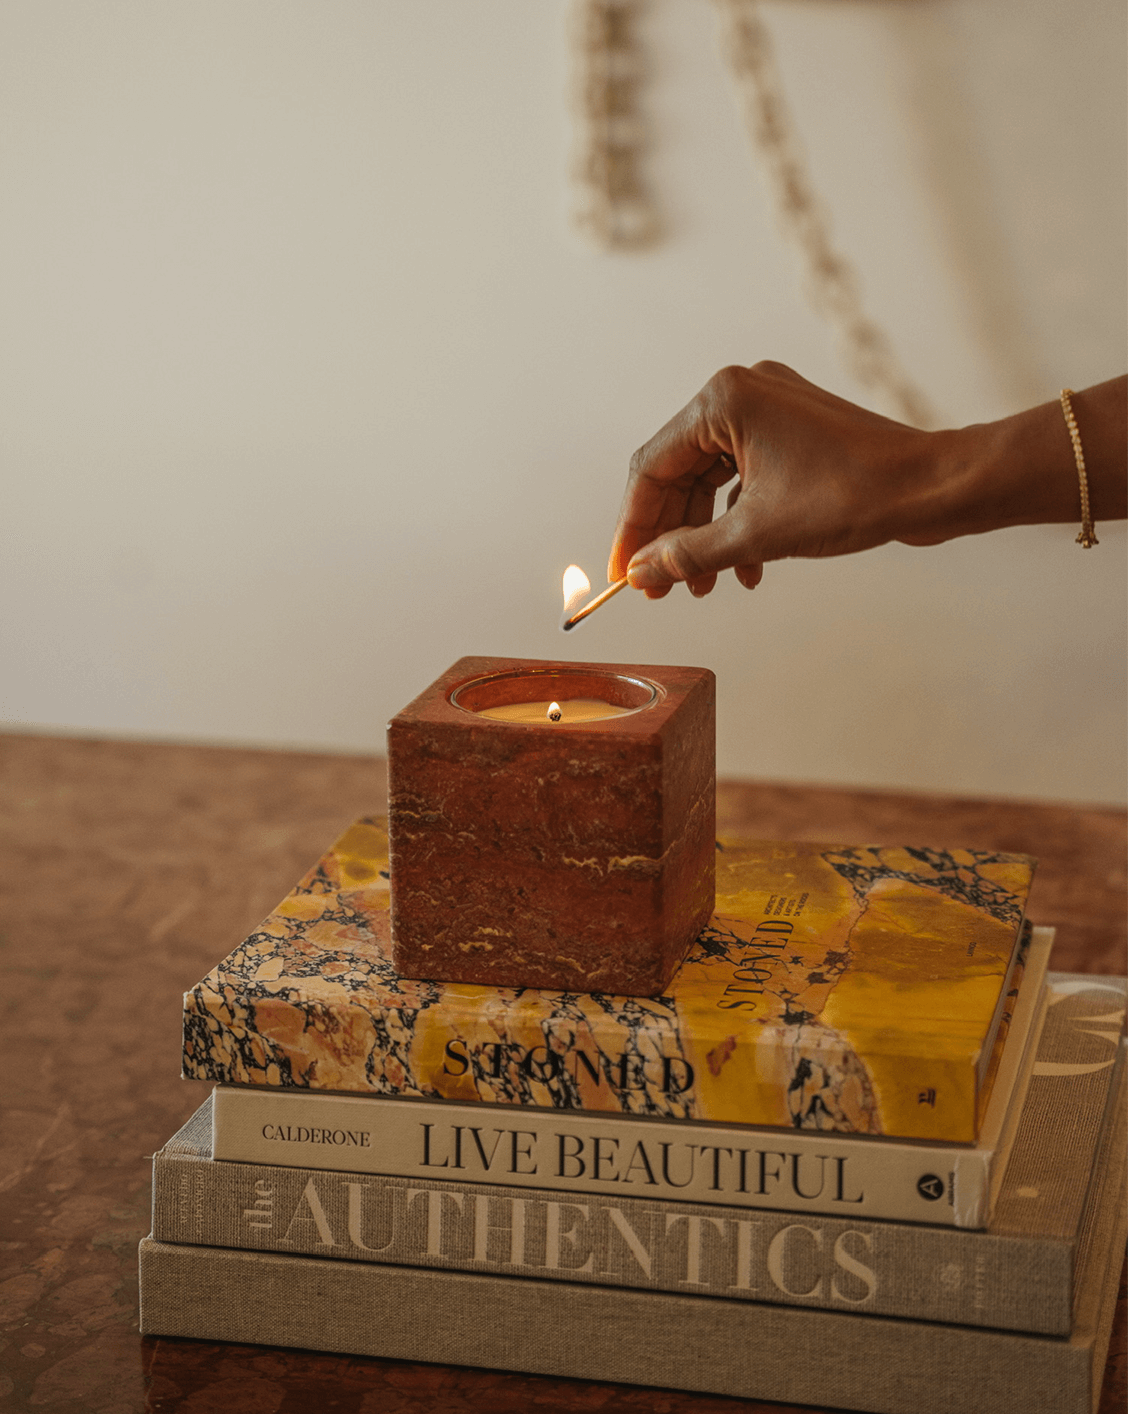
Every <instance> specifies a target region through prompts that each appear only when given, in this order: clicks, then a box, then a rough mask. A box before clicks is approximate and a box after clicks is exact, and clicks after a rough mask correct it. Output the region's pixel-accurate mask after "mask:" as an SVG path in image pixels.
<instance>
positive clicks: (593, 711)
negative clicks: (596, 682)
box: [478, 697, 632, 727]
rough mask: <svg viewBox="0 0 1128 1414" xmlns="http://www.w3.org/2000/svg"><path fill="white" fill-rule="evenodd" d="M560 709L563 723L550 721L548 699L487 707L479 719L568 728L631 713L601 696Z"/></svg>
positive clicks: (570, 700) (577, 700) (574, 701)
mask: <svg viewBox="0 0 1128 1414" xmlns="http://www.w3.org/2000/svg"><path fill="white" fill-rule="evenodd" d="M555 705H556V706H557V707H559V708H560V720H559V722H553V721H551V720H550V719H549V715H548V712H549V708H550V707H552V706H553V703H552V702H551V700H549V699H548V698H546V699H545V700H544V701H543V702H509V703H506V704H505V705H504V706H501V707H485V708H483V709H482V711H480V712H479V713H478V716H479V717H490V718H492V719H493V720H494V721H495V722H524V723H525V724H526V725H537V724H541V723H543V724H544V725H545V726H546V727H552V726H565V725H566V724H567V723H569V722H598V721H599V720H600V719H601V718H603V717H621V716H623V714H624V713H625V712H630V711H631V710H632V709H631V708H630V707H615V706H613V705H612V704H611V703H610V702H602V701H600V699H599V698H598V697H571V698H568V699H567V700H565V701H562V702H557V703H556V704H555Z"/></svg>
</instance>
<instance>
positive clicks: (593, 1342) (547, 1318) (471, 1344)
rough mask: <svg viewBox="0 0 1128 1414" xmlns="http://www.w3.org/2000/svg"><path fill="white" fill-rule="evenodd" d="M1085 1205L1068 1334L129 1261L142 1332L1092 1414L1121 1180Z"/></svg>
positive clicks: (321, 1265) (871, 1405)
mask: <svg viewBox="0 0 1128 1414" xmlns="http://www.w3.org/2000/svg"><path fill="white" fill-rule="evenodd" d="M1097 1193H1098V1195H1099V1205H1098V1207H1097V1210H1096V1211H1095V1212H1094V1214H1093V1228H1094V1240H1093V1241H1092V1242H1091V1243H1090V1244H1089V1245H1088V1247H1087V1249H1086V1255H1085V1259H1084V1262H1083V1265H1082V1270H1081V1272H1080V1274H1079V1280H1078V1301H1077V1311H1076V1316H1075V1319H1074V1322H1073V1327H1072V1331H1071V1333H1070V1335H1069V1336H1068V1337H1060V1336H1043V1335H1029V1334H1019V1333H1016V1332H1009V1331H1000V1330H995V1329H989V1328H984V1327H973V1326H966V1325H948V1324H941V1323H938V1322H931V1321H922V1320H899V1319H896V1318H894V1317H889V1316H879V1315H862V1314H858V1313H855V1312H843V1311H818V1310H811V1309H807V1308H804V1307H802V1306H784V1305H777V1304H769V1303H767V1302H759V1301H730V1300H725V1299H722V1298H718V1297H712V1296H689V1295H684V1294H681V1293H675V1292H665V1291H636V1290H624V1289H622V1288H618V1287H610V1286H602V1285H582V1284H581V1283H579V1282H551V1281H544V1280H540V1279H538V1278H535V1277H524V1278H520V1277H511V1276H495V1275H482V1274H478V1273H474V1272H450V1271H437V1270H425V1269H421V1268H417V1267H406V1266H393V1265H388V1264H384V1263H379V1262H333V1261H326V1260H323V1259H320V1258H316V1257H294V1256H288V1255H283V1254H279V1253H273V1252H271V1253H265V1252H245V1251H232V1250H231V1249H228V1248H219V1247H189V1246H176V1245H173V1244H171V1243H162V1242H156V1241H154V1240H153V1239H152V1238H145V1239H144V1240H143V1241H142V1243H141V1248H140V1277H141V1331H142V1333H143V1334H146V1335H165V1336H182V1337H193V1338H196V1339H202V1340H227V1341H239V1342H249V1343H252V1344H264V1345H283V1346H298V1347H302V1348H305V1349H311V1350H326V1351H339V1352H344V1353H350V1354H358V1355H373V1356H381V1357H386V1358H392V1359H398V1360H424V1361H433V1362H435V1363H439V1364H452V1365H471V1366H480V1367H486V1368H494V1369H508V1370H524V1371H529V1372H531V1373H534V1374H544V1375H554V1376H559V1377H568V1378H573V1379H586V1380H611V1381H617V1382H621V1383H625V1384H634V1385H650V1386H659V1387H666V1388H673V1389H684V1390H695V1391H702V1392H708V1393H711V1394H719V1395H730V1396H736V1397H739V1398H754V1399H764V1400H779V1401H785V1402H794V1403H802V1404H807V1403H813V1404H818V1405H820V1406H823V1405H827V1404H830V1405H833V1406H834V1407H835V1408H844V1409H859V1410H869V1411H873V1414H982V1411H983V1410H988V1409H989V1410H991V1411H992V1414H1093V1411H1094V1410H1095V1408H1096V1405H1097V1402H1098V1400H1099V1398H1100V1387H1101V1377H1102V1372H1103V1368H1104V1359H1105V1353H1106V1351H1107V1349H1108V1341H1109V1333H1110V1330H1111V1326H1112V1319H1113V1314H1114V1311H1115V1307H1116V1291H1117V1286H1118V1282H1119V1276H1120V1267H1121V1261H1122V1258H1123V1252H1124V1239H1125V1215H1124V1197H1125V1189H1124V1182H1123V1178H1121V1180H1120V1181H1119V1182H1118V1183H1116V1184H1111V1183H1110V1184H1106V1185H1103V1186H1098V1189H1097ZM844 1352H848V1358H844Z"/></svg>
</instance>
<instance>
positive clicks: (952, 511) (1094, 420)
mask: <svg viewBox="0 0 1128 1414" xmlns="http://www.w3.org/2000/svg"><path fill="white" fill-rule="evenodd" d="M1071 401H1072V405H1073V412H1074V416H1075V417H1076V419H1077V426H1078V429H1079V431H1080V434H1081V445H1082V448H1083V450H1084V456H1085V468H1086V474H1087V477H1088V483H1089V498H1090V506H1091V511H1092V516H1093V519H1094V521H1097V522H1100V521H1102V520H1113V519H1119V518H1121V517H1123V516H1124V515H1125V514H1128V379H1126V378H1114V379H1112V380H1110V381H1109V382H1107V383H1100V384H1097V385H1096V386H1095V387H1093V388H1087V389H1084V390H1083V391H1081V392H1078V393H1074V394H1073V396H1072V399H1071ZM934 435H935V437H936V439H937V441H936V449H937V470H936V473H935V477H934V480H933V487H932V489H931V490H930V493H929V495H928V497H927V501H928V511H927V517H928V520H930V521H933V522H934V525H935V534H933V535H930V534H929V533H928V532H929V529H931V528H932V527H931V526H926V525H922V526H921V533H920V534H915V535H914V534H910V535H908V536H905V537H903V538H905V539H906V540H908V541H909V542H910V543H914V542H915V543H921V542H924V541H927V540H930V539H934V538H935V539H950V538H952V537H953V536H957V535H974V534H977V533H980V532H982V531H987V530H997V529H1000V528H1002V527H1005V526H1011V525H1043V524H1060V523H1070V522H1073V521H1077V522H1078V523H1079V522H1080V519H1081V496H1080V487H1079V478H1078V472H1077V464H1076V461H1075V458H1074V454H1073V446H1072V443H1071V442H1070V437H1069V431H1068V428H1067V426H1066V422H1065V417H1064V415H1063V412H1062V408H1061V404H1060V402H1059V401H1057V400H1056V399H1055V400H1054V401H1053V402H1047V403H1043V404H1041V405H1040V406H1039V407H1035V408H1031V409H1029V410H1028V411H1026V412H1021V413H1018V414H1016V415H1015V416H1014V417H1008V418H1004V419H1002V420H1001V421H999V422H993V423H986V424H982V425H978V426H973V427H966V428H961V429H959V430H958V431H953V432H940V433H936V434H934ZM899 538H901V537H899Z"/></svg>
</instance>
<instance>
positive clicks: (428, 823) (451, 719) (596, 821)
mask: <svg viewBox="0 0 1128 1414" xmlns="http://www.w3.org/2000/svg"><path fill="white" fill-rule="evenodd" d="M576 698H595V699H598V700H601V701H604V702H609V703H611V704H613V705H615V706H619V707H623V708H626V709H628V710H627V711H626V712H625V713H624V715H621V716H615V717H608V718H604V719H601V720H598V721H587V722H572V723H568V722H560V723H556V724H553V723H551V722H549V721H547V720H546V721H544V722H543V723H541V722H537V723H534V724H524V723H518V722H506V721H496V720H491V719H490V718H487V717H481V716H479V715H478V713H479V712H480V711H482V709H484V708H487V707H495V706H501V705H506V704H510V703H514V702H537V701H544V700H545V699H549V700H556V701H561V702H563V701H565V700H569V699H576ZM715 702H716V694H715V679H714V677H713V674H712V673H711V672H708V671H707V670H706V669H704V668H672V667H627V666H625V665H619V664H608V663H552V662H541V661H537V660H531V659H520V658H461V659H459V661H458V662H457V663H455V664H454V666H453V667H452V668H451V669H450V670H449V671H448V672H446V673H444V674H443V676H442V677H441V678H439V679H438V680H437V681H436V682H434V683H432V684H431V686H430V687H429V688H427V690H426V691H425V692H423V693H421V694H420V696H419V697H417V698H416V699H415V701H414V702H412V703H410V704H409V705H408V706H407V707H405V708H404V709H403V711H402V712H400V713H399V714H398V715H397V716H396V717H394V718H393V719H392V721H391V722H390V724H389V726H388V806H389V808H388V814H389V835H390V845H391V869H390V872H391V923H392V940H393V947H394V956H395V962H396V966H397V968H398V969H399V971H400V972H401V973H402V974H403V975H404V976H406V977H413V978H434V979H436V980H440V981H445V982H470V983H477V984H485V985H495V986H504V987H544V988H551V989H553V990H560V991H573V992H610V993H619V994H625V995H627V996H657V995H658V994H659V993H660V992H661V991H662V990H663V988H664V987H665V986H666V984H667V983H668V982H669V980H670V978H671V977H672V976H673V974H674V972H675V971H676V969H677V967H678V964H679V963H680V962H681V960H682V958H683V957H684V956H685V953H686V951H687V950H688V948H689V947H690V945H691V944H692V943H693V941H694V939H695V938H696V936H697V934H698V932H699V931H700V929H701V928H702V926H703V925H704V924H705V922H706V920H707V919H708V917H709V915H710V913H711V912H712V909H713V901H714V898H713V895H714V849H715V844H714V837H715V787H716V764H715V728H714V722H715V710H716V709H715Z"/></svg>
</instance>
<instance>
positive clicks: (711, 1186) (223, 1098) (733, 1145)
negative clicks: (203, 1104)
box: [212, 1086, 994, 1227]
mask: <svg viewBox="0 0 1128 1414" xmlns="http://www.w3.org/2000/svg"><path fill="white" fill-rule="evenodd" d="M213 1103H214V1112H213V1118H214V1134H213V1148H212V1152H213V1154H214V1157H215V1158H216V1159H232V1160H237V1161H239V1162H243V1163H257V1164H268V1165H271V1166H276V1165H280V1166H286V1167H290V1166H293V1167H299V1168H309V1169H325V1170H344V1171H348V1172H352V1173H369V1174H387V1175H390V1176H396V1177H402V1178H412V1179H458V1180H460V1181H462V1182H466V1183H503V1184H506V1185H512V1186H516V1187H519V1188H529V1189H539V1188H554V1189H560V1190H563V1191H565V1192H569V1193H574V1194H583V1195H585V1196H603V1197H609V1196H615V1197H634V1198H638V1197H650V1198H662V1199H669V1200H673V1201H676V1202H693V1203H703V1204H709V1205H715V1204H719V1205H725V1206H731V1207H736V1208H744V1209H762V1208H767V1209H780V1210H784V1211H787V1212H804V1213H826V1214H834V1215H845V1214H849V1215H851V1216H854V1217H858V1218H866V1219H873V1218H877V1219H895V1220H899V1221H905V1222H920V1223H932V1224H937V1225H940V1226H960V1227H983V1226H985V1224H986V1220H987V1206H988V1191H989V1184H990V1176H991V1167H992V1163H993V1160H994V1154H993V1153H991V1152H989V1151H984V1150H980V1149H974V1150H953V1149H952V1147H951V1146H944V1145H935V1144H925V1143H900V1142H895V1141H885V1140H876V1139H872V1138H869V1139H867V1138H861V1139H858V1138H852V1137H849V1136H847V1137H842V1136H841V1135H838V1134H832V1133H820V1132H818V1131H810V1130H774V1131H764V1130H747V1129H735V1128H732V1129H726V1128H720V1127H714V1126H711V1125H705V1124H699V1123H695V1124H693V1125H687V1124H685V1123H684V1122H682V1123H677V1122H669V1121H663V1120H651V1119H641V1118H621V1119H615V1118H611V1117H608V1116H604V1115H596V1114H580V1115H577V1114H574V1113H570V1114H560V1113H556V1112H554V1111H544V1110H533V1109H523V1110H521V1111H520V1113H518V1114H513V1113H512V1112H509V1111H501V1112H499V1111H493V1112H491V1113H487V1114H483V1112H482V1107H481V1106H480V1105H476V1104H453V1103H449V1102H443V1101H434V1100H407V1099H382V1098H380V1097H378V1096H363V1097H359V1096H351V1095H333V1094H324V1093H320V1094H316V1093H311V1092H301V1093H299V1092H296V1091H293V1090H287V1091H283V1090H274V1091H271V1090H266V1089H253V1088H250V1087H233V1086H232V1087H228V1086H217V1087H216V1090H215V1093H214V1101H213Z"/></svg>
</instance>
